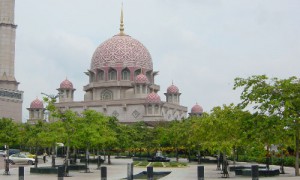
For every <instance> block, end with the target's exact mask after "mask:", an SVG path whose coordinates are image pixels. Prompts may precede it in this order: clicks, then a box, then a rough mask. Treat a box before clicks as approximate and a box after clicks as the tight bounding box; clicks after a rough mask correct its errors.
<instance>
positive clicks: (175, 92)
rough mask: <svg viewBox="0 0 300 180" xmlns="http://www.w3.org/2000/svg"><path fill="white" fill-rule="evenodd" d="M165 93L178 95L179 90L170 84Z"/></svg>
mask: <svg viewBox="0 0 300 180" xmlns="http://www.w3.org/2000/svg"><path fill="white" fill-rule="evenodd" d="M167 93H169V94H177V93H179V89H178V87H177V86H175V85H173V84H172V85H171V86H169V87H168V89H167Z"/></svg>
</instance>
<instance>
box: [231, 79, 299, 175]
mask: <svg viewBox="0 0 300 180" xmlns="http://www.w3.org/2000/svg"><path fill="white" fill-rule="evenodd" d="M237 88H243V90H242V93H241V96H240V98H241V100H242V102H241V103H240V106H241V107H243V108H246V107H249V106H252V107H253V108H254V109H255V110H257V112H258V113H259V114H266V115H268V116H272V115H274V116H278V117H279V118H280V119H281V120H282V121H283V122H284V124H285V126H286V128H288V129H290V130H291V131H293V134H294V136H295V153H296V160H295V175H296V176H299V175H300V174H299V148H300V142H299V139H300V80H299V79H298V78H297V77H294V76H293V77H290V78H287V79H278V78H271V79H270V78H268V77H267V76H266V75H255V76H251V77H248V78H246V79H244V78H236V79H235V84H234V89H237Z"/></svg>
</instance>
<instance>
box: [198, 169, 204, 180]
mask: <svg viewBox="0 0 300 180" xmlns="http://www.w3.org/2000/svg"><path fill="white" fill-rule="evenodd" d="M197 170H198V180H204V166H198V169H197Z"/></svg>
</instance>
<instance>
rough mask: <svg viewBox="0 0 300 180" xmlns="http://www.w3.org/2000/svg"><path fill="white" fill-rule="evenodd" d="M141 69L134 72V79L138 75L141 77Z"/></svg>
mask: <svg viewBox="0 0 300 180" xmlns="http://www.w3.org/2000/svg"><path fill="white" fill-rule="evenodd" d="M141 72H142V71H141V69H137V70H135V71H134V78H135V77H136V76H137V75H139V74H141Z"/></svg>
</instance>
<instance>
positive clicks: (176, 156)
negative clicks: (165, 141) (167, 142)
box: [176, 147, 178, 162]
mask: <svg viewBox="0 0 300 180" xmlns="http://www.w3.org/2000/svg"><path fill="white" fill-rule="evenodd" d="M176 162H178V147H176Z"/></svg>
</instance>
